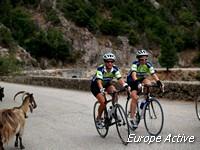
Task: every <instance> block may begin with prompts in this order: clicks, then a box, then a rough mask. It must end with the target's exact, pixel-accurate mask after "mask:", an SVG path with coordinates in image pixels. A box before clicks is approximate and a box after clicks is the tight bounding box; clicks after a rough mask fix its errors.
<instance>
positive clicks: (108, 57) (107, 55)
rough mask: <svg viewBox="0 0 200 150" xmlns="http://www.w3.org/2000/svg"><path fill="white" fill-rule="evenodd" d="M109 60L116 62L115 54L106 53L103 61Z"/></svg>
mask: <svg viewBox="0 0 200 150" xmlns="http://www.w3.org/2000/svg"><path fill="white" fill-rule="evenodd" d="M109 59H111V60H114V61H115V59H116V57H115V55H114V54H113V53H110V52H109V53H105V54H104V55H103V60H109Z"/></svg>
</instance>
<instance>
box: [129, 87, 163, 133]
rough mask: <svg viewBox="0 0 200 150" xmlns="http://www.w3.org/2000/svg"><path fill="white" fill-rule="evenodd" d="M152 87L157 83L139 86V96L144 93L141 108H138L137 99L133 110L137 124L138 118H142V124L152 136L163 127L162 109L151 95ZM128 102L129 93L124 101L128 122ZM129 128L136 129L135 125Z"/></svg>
mask: <svg viewBox="0 0 200 150" xmlns="http://www.w3.org/2000/svg"><path fill="white" fill-rule="evenodd" d="M153 87H156V88H157V87H158V85H155V84H151V85H147V84H143V85H142V87H141V91H140V92H139V96H140V97H141V94H144V100H143V102H142V103H143V104H142V103H141V104H142V105H143V107H142V109H141V108H140V106H141V105H140V103H139V100H138V102H137V106H136V112H135V119H136V123H137V125H139V123H140V120H141V119H143V118H144V124H145V128H146V130H147V132H148V133H149V134H150V135H152V136H157V135H159V134H160V132H161V131H162V128H163V123H164V114H163V109H162V106H161V104H160V103H159V101H158V100H157V99H156V98H155V97H153V96H152V94H151V93H152V92H151V90H150V89H151V88H153ZM162 92H164V88H163V89H162ZM130 102H131V97H130V94H129V96H128V97H127V101H126V106H125V107H126V108H125V111H126V114H127V118H128V121H129V123H130V114H131V113H130ZM129 127H130V128H131V130H133V131H134V130H136V129H137V127H131V126H130V125H129Z"/></svg>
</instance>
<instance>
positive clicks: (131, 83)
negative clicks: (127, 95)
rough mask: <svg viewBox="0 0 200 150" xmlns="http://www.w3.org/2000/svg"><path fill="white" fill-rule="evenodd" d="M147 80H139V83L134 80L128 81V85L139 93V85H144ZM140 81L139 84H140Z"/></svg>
mask: <svg viewBox="0 0 200 150" xmlns="http://www.w3.org/2000/svg"><path fill="white" fill-rule="evenodd" d="M144 79H145V78H141V79H138V80H137V82H136V81H134V80H133V79H131V80H127V83H128V85H129V86H130V87H131V91H133V90H136V91H138V83H142V81H143V80H144ZM138 81H139V82H138Z"/></svg>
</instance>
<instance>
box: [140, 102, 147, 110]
mask: <svg viewBox="0 0 200 150" xmlns="http://www.w3.org/2000/svg"><path fill="white" fill-rule="evenodd" d="M145 103H146V100H143V101H142V102H141V104H140V109H143V108H144V105H145Z"/></svg>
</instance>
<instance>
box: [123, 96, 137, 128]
mask: <svg viewBox="0 0 200 150" xmlns="http://www.w3.org/2000/svg"><path fill="white" fill-rule="evenodd" d="M130 105H131V99H128V100H127V101H126V108H125V112H126V115H127V119H128V122H129V123H130V119H131V109H130ZM134 119H135V120H136V123H137V125H139V123H140V114H139V107H138V104H137V106H136V108H135V118H134ZM129 127H130V129H131V130H132V131H135V130H136V129H137V127H133V126H131V125H130V124H129Z"/></svg>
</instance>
